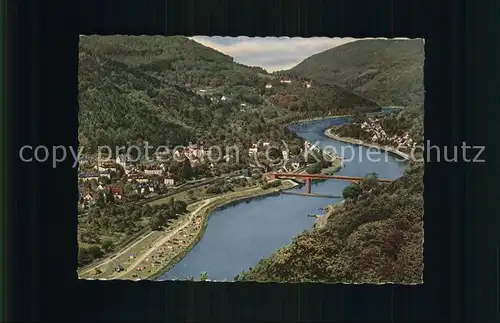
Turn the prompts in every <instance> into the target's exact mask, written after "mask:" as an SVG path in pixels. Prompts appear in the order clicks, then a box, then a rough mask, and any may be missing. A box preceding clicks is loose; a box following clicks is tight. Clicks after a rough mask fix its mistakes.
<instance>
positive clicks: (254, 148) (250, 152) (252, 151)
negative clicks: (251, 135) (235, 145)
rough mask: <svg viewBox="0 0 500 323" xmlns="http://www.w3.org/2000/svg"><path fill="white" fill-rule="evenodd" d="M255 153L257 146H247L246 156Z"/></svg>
mask: <svg viewBox="0 0 500 323" xmlns="http://www.w3.org/2000/svg"><path fill="white" fill-rule="evenodd" d="M256 153H257V147H252V148H248V156H252V155H255V154H256Z"/></svg>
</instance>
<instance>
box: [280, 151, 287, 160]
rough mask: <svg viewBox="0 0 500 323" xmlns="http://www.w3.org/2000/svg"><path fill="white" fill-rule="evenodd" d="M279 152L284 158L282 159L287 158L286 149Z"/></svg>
mask: <svg viewBox="0 0 500 323" xmlns="http://www.w3.org/2000/svg"><path fill="white" fill-rule="evenodd" d="M281 154H282V155H283V159H284V160H287V159H288V151H286V150H283V151H281Z"/></svg>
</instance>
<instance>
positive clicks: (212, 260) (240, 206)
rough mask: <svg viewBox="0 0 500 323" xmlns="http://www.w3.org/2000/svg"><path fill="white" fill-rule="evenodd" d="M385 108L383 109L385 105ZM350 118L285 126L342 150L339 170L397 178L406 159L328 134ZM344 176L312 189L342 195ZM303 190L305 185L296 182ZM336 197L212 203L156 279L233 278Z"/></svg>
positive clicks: (280, 244)
mask: <svg viewBox="0 0 500 323" xmlns="http://www.w3.org/2000/svg"><path fill="white" fill-rule="evenodd" d="M385 110H386V111H387V109H385ZM350 121H351V119H350V118H348V117H345V118H331V119H325V120H319V121H313V122H309V123H303V124H296V125H292V126H290V128H291V129H292V130H294V131H295V132H296V133H297V134H298V135H299V136H301V137H302V138H304V139H306V140H308V141H310V142H312V143H317V144H319V146H320V147H323V148H325V147H328V149H335V151H336V152H337V153H338V154H339V155H341V156H343V158H344V160H345V167H344V168H342V169H341V170H340V171H339V172H338V174H339V175H347V176H365V175H367V174H369V173H371V172H375V173H377V174H378V175H379V177H381V178H392V179H394V178H397V177H399V176H401V175H402V174H403V171H404V168H405V164H404V163H403V162H401V161H400V160H398V159H397V158H399V157H393V156H392V155H387V154H378V155H377V154H374V153H371V154H370V153H368V150H369V149H368V148H365V147H362V146H357V145H351V144H345V143H341V142H338V141H336V140H332V139H330V138H328V137H326V136H325V135H324V131H325V130H326V129H327V128H329V127H330V126H333V125H340V124H343V123H347V122H350ZM347 185H348V183H347V182H344V181H337V180H327V181H323V182H317V183H313V184H312V192H313V193H323V194H330V195H337V196H339V195H342V191H343V189H344V188H345V187H346V186H347ZM292 190H294V191H298V192H300V191H304V190H305V188H304V187H302V188H295V189H292ZM339 202H341V199H332V198H319V197H306V196H297V195H287V194H278V195H273V196H267V197H261V198H255V199H252V200H250V201H246V202H241V203H235V204H233V205H231V206H226V207H224V208H220V209H217V210H216V211H214V212H213V213H212V214H211V215H210V218H209V220H208V226H207V229H206V232H205V234H204V236H203V238H202V239H201V240H200V242H199V243H198V244H197V245H196V246H195V247H194V248H193V249H192V250H191V251H190V252H189V253H188V254H187V255H186V256H185V257H184V258H183V259H182V260H181V261H180V262H179V263H178V264H177V265H176V266H174V267H173V268H172V269H171V270H170V271H168V272H167V273H165V274H164V275H162V276H161V277H160V278H159V280H170V279H179V278H184V277H189V276H193V277H199V276H200V273H201V272H207V273H208V275H209V277H210V279H211V280H216V281H222V280H227V281H232V280H233V278H234V277H235V276H236V275H237V274H239V273H240V272H242V271H245V270H247V269H248V268H249V267H251V266H253V265H255V264H257V263H258V262H259V260H261V259H262V258H264V257H267V256H269V255H271V254H272V253H274V252H275V251H276V250H277V249H279V248H281V247H283V246H285V245H287V244H289V243H290V242H291V241H292V239H293V238H294V237H295V236H297V235H298V234H300V233H301V232H302V231H304V230H309V229H311V228H312V226H313V224H314V221H315V218H313V217H308V214H321V213H323V211H321V210H320V209H321V208H324V207H325V206H327V205H329V204H334V203H339Z"/></svg>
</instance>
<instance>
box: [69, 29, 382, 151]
mask: <svg viewBox="0 0 500 323" xmlns="http://www.w3.org/2000/svg"><path fill="white" fill-rule="evenodd" d="M79 56H80V62H79V82H80V85H79V88H80V115H79V127H80V128H79V129H80V131H79V134H80V143H81V144H84V145H86V146H88V147H90V148H91V150H95V149H96V148H97V146H99V145H111V146H115V145H116V146H121V145H125V144H126V143H127V142H135V141H141V140H146V141H148V142H150V143H153V144H154V145H160V144H165V143H170V144H173V145H176V144H186V143H188V142H189V141H193V142H194V141H197V140H205V141H208V142H210V141H212V142H217V143H221V142H226V141H229V139H230V140H231V141H232V142H233V143H238V142H239V143H241V144H242V145H244V146H248V145H249V144H250V143H251V142H255V141H256V139H255V138H256V137H257V136H261V137H262V136H271V135H273V136H276V135H277V136H280V134H279V133H281V130H280V129H278V128H277V127H276V126H277V125H281V124H284V123H286V122H288V121H290V120H294V119H300V118H307V117H314V116H324V115H328V114H335V113H337V114H346V113H351V112H353V111H355V110H362V111H366V110H376V109H378V106H377V105H376V104H374V103H373V102H370V101H367V100H365V99H363V98H360V97H359V96H356V95H353V94H352V93H350V92H349V91H345V90H344V89H342V88H340V87H338V86H333V85H320V84H318V85H315V86H314V87H313V88H310V89H307V91H306V88H305V85H304V84H303V83H301V82H300V83H299V81H296V82H294V83H292V84H290V85H284V84H281V83H280V82H279V80H277V79H276V77H275V76H273V75H270V74H268V73H267V72H266V71H264V70H263V69H261V68H257V67H247V66H244V65H241V64H238V63H235V62H234V60H233V58H231V57H229V56H227V55H224V54H222V53H219V52H217V51H215V50H213V49H211V48H208V47H205V46H203V45H201V44H199V43H197V42H195V41H193V40H190V39H188V38H186V37H181V36H175V37H161V36H154V37H150V36H82V37H80V55H79ZM270 83H273V84H274V87H273V88H272V89H266V84H270ZM276 132H278V134H277V133H276ZM259 139H261V138H259Z"/></svg>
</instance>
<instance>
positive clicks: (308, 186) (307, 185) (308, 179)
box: [306, 177, 311, 193]
mask: <svg viewBox="0 0 500 323" xmlns="http://www.w3.org/2000/svg"><path fill="white" fill-rule="evenodd" d="M306 192H307V193H311V178H310V177H306Z"/></svg>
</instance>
